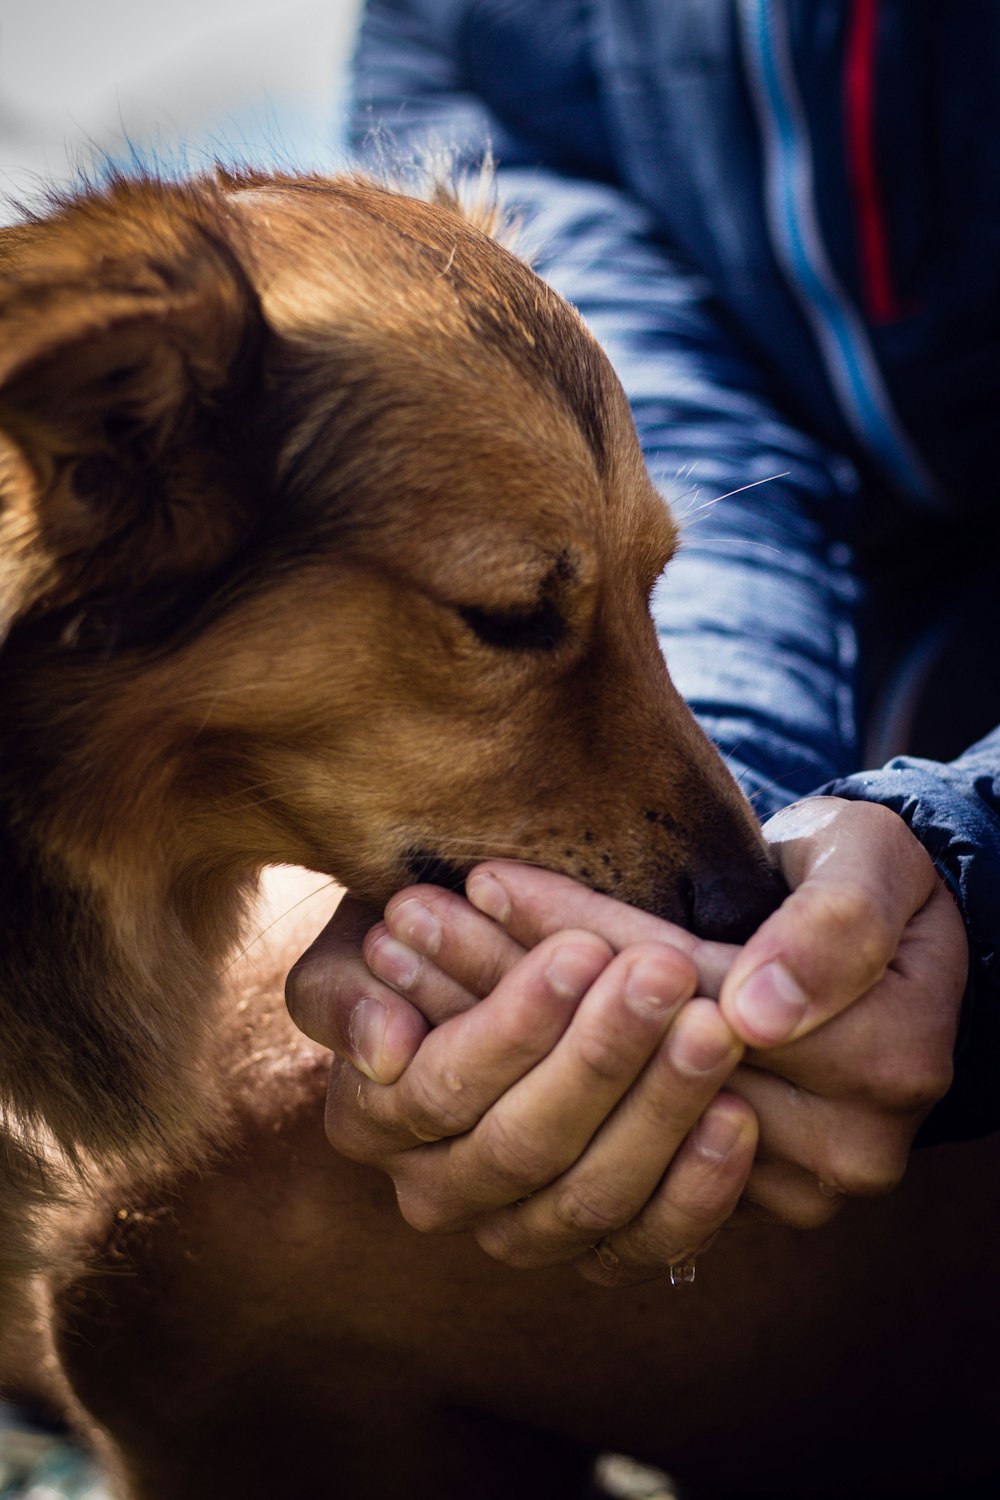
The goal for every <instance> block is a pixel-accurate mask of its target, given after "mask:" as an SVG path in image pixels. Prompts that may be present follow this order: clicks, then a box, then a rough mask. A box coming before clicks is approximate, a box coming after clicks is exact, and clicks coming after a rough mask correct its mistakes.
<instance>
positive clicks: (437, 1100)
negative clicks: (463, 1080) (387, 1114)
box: [400, 1069, 471, 1141]
mask: <svg viewBox="0 0 1000 1500" xmlns="http://www.w3.org/2000/svg"><path fill="white" fill-rule="evenodd" d="M405 1077H406V1096H405V1100H404V1102H403V1104H402V1107H401V1110H400V1117H401V1123H402V1124H403V1125H404V1126H406V1128H407V1129H408V1130H410V1131H411V1132H412V1133H413V1135H415V1136H418V1137H419V1138H420V1139H421V1140H425V1141H433V1140H441V1139H442V1138H443V1137H445V1136H454V1135H463V1134H464V1133H465V1131H467V1130H468V1129H469V1126H470V1124H471V1121H470V1120H469V1119H468V1117H467V1106H466V1104H465V1101H464V1099H463V1098H462V1097H461V1093H460V1091H459V1090H458V1089H455V1090H453V1091H451V1090H449V1089H447V1088H446V1087H445V1086H444V1084H443V1082H442V1080H441V1079H440V1078H439V1077H438V1076H437V1075H436V1074H426V1073H421V1072H420V1071H419V1070H418V1069H413V1070H411V1072H410V1073H408V1074H406V1075H405Z"/></svg>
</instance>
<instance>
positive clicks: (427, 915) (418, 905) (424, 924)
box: [386, 896, 442, 958]
mask: <svg viewBox="0 0 1000 1500" xmlns="http://www.w3.org/2000/svg"><path fill="white" fill-rule="evenodd" d="M386 921H387V923H388V924H389V926H390V927H391V928H392V930H393V932H394V933H395V934H396V936H397V937H400V938H402V939H403V940H404V941H405V942H407V943H410V944H411V945H412V946H413V947H414V948H416V949H417V951H418V952H419V953H426V954H427V956H428V957H429V958H432V957H433V956H434V954H435V953H436V952H437V951H438V949H439V948H440V946H441V935H442V934H441V923H440V922H439V921H438V919H437V917H436V916H435V915H434V913H433V912H432V911H431V909H430V907H429V906H425V905H424V903H423V902H422V901H418V900H417V899H416V897H415V896H408V897H407V899H406V900H405V901H401V902H400V903H399V905H398V906H393V907H392V909H391V910H390V911H388V912H387V913H386Z"/></svg>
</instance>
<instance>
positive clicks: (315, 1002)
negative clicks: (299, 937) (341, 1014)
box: [285, 958, 330, 1036]
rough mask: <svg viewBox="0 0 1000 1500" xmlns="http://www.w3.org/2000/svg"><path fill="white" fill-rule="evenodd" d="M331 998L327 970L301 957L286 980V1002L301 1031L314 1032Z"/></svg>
mask: <svg viewBox="0 0 1000 1500" xmlns="http://www.w3.org/2000/svg"><path fill="white" fill-rule="evenodd" d="M329 1000H330V989H329V985H328V984H327V982H326V974H325V970H323V969H321V966H320V965H319V964H318V963H317V962H316V961H315V960H310V959H308V958H306V959H299V961H298V963H297V964H296V965H295V966H294V968H293V969H292V970H291V972H290V973H289V975H288V978H287V979H286V980H285V1004H286V1005H287V1007H288V1014H289V1015H290V1016H291V1018H292V1020H293V1021H294V1022H295V1025H296V1026H297V1027H298V1028H299V1030H300V1031H302V1032H305V1034H306V1035H307V1036H309V1035H311V1034H312V1032H313V1030H314V1029H315V1027H316V1021H317V1018H318V1017H319V1016H320V1015H321V1014H322V1013H323V1011H324V1010H325V1009H326V1007H327V1005H328V1003H329Z"/></svg>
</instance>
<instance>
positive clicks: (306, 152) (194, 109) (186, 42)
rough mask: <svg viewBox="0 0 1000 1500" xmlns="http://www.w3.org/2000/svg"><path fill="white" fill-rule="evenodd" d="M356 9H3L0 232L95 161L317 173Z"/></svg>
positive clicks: (327, 144)
mask: <svg viewBox="0 0 1000 1500" xmlns="http://www.w3.org/2000/svg"><path fill="white" fill-rule="evenodd" d="M360 4H361V0H0V221H2V220H3V218H9V217H10V211H9V210H7V211H6V212H5V209H4V203H3V199H4V198H7V197H9V196H11V195H13V196H15V197H17V198H20V199H24V200H28V201H31V199H32V198H33V197H34V196H35V194H36V193H37V191H38V189H39V187H40V185H41V184H43V183H45V182H48V183H53V182H58V183H65V182H67V181H70V180H72V178H73V176H74V174H75V173H76V172H77V171H78V170H79V169H80V168H81V167H82V168H84V169H86V168H87V166H88V163H90V162H92V161H94V159H95V153H105V154H106V155H108V156H110V157H111V158H113V159H114V160H116V161H128V159H129V154H130V145H134V146H135V147H136V148H137V149H138V150H139V151H140V152H144V153H146V154H148V155H154V156H156V157H157V158H158V159H160V160H161V161H163V162H165V163H167V164H171V165H178V166H183V165H185V164H186V165H187V166H189V167H191V168H199V167H203V166H205V165H207V164H210V163H211V161H212V160H213V159H214V158H215V157H216V156H221V157H222V158H227V157H228V158H236V159H244V160H247V159H249V160H252V161H256V162H259V163H261V164H262V165H282V164H285V165H295V166H297V167H302V168H320V169H328V168H330V167H331V166H332V165H335V164H336V162H337V160H338V158H339V156H340V135H341V129H342V106H343V91H344V76H345V70H346V65H347V61H348V58H349V56H350V50H351V45H352V42H353V37H354V31H355V27H356V25H357V18H358V12H359V10H360Z"/></svg>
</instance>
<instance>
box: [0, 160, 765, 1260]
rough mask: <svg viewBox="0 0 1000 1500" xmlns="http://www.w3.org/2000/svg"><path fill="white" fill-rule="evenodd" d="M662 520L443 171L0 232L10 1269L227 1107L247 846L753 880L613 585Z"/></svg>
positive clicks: (753, 846) (629, 592)
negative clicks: (228, 968) (394, 184)
mask: <svg viewBox="0 0 1000 1500" xmlns="http://www.w3.org/2000/svg"><path fill="white" fill-rule="evenodd" d="M675 543H676V536H675V529H674V526H673V523H672V521H671V518H670V515H669V512H668V509H667V507H666V506H665V504H664V503H663V501H662V500H661V498H660V497H659V496H658V495H657V494H656V492H655V491H654V490H653V488H652V486H651V484H650V482H649V480H648V478H647V476H646V474H645V471H644V469H643V465H642V461H641V457H640V454H639V449H638V446H637V443H636V440H635V435H634V431H633V429H632V425H631V420H630V417H629V414H628V410H627V406H626V403H625V399H624V396H623V394H622V392H621V390H620V387H619V386H618V383H617V381H616V380H615V378H614V376H613V374H612V373H611V370H610V368H609V367H608V365H607V362H606V361H605V359H604V358H603V356H602V355H601V353H600V351H599V350H598V348H597V346H596V345H595V344H594V342H593V341H592V340H591V339H590V337H589V336H588V335H587V334H586V332H585V330H584V329H583V326H582V324H581V323H580V320H579V319H578V318H577V317H576V315H575V313H574V312H573V311H572V310H571V309H569V308H568V307H567V306H566V305H565V304H564V303H562V302H561V301H560V300H559V299H558V298H557V297H556V296H555V295H554V294H553V293H552V292H551V291H550V290H549V289H548V288H546V287H545V286H544V285H543V284H542V282H541V281H539V280H538V279H537V278H536V277H535V276H534V275H533V274H532V273H531V272H530V271H529V270H528V269H527V268H526V267H525V266H524V265H523V264H522V263H521V262H520V261H518V260H517V259H516V258H515V257H514V256H513V255H512V254H510V253H509V252H508V251H507V250H505V249H504V248H502V247H501V246H500V245H498V244H497V243H495V242H494V241H493V240H492V239H490V238H489V236H488V235H486V234H485V233H484V232H483V231H482V229H480V228H479V227H477V226H476V224H474V223H472V222H470V220H469V219H468V218H467V217H466V216H463V214H462V213H461V212H460V211H459V210H458V208H457V207H456V206H455V205H454V204H453V203H450V202H448V201H439V202H437V203H427V202H421V201H417V200H415V199H412V198H407V197H405V196H402V195H399V194H395V193H391V192H388V191H386V190H384V189H382V188H379V187H376V186H373V185H371V184H369V183H366V182H362V181H358V180H355V179H351V178H344V179H339V180H336V181H327V180H324V179H319V178H302V179H299V178H291V177H283V178H270V177H256V176H253V175H245V176H231V175H230V176H220V177H217V178H205V179H201V180H198V181H195V182H192V183H188V184H171V183H161V182H158V181H153V180H148V181H124V180H122V181H116V182H113V183H111V184H110V185H109V186H108V187H106V188H104V189H101V190H95V191H91V192H88V193H85V194H83V195H81V196H79V197H76V198H72V199H69V200H66V201H63V202H59V203H56V204H54V205H53V207H52V210H51V212H50V213H48V214H46V215H44V216H41V217H38V218H35V219H30V220H28V221H26V222H25V223H24V224H22V225H19V226H17V227H15V228H13V229H10V230H7V231H3V232H2V233H0V638H2V639H3V646H2V651H0V694H2V700H3V725H2V739H0V901H2V905H3V909H4V913H5V932H6V936H5V938H4V942H3V945H2V947H0V1037H2V1043H0V1107H2V1109H3V1111H4V1119H5V1127H4V1137H3V1151H4V1155H3V1157H0V1221H2V1225H3V1229H2V1232H3V1235H4V1239H3V1249H2V1250H0V1266H5V1268H6V1272H7V1275H8V1276H9V1277H12V1276H16V1275H17V1274H18V1272H19V1271H21V1270H23V1269H24V1268H25V1267H27V1266H29V1265H30V1264H31V1257H32V1254H33V1249H32V1247H33V1244H34V1241H35V1239H36V1236H35V1233H34V1231H33V1229H32V1227H31V1222H32V1221H31V1215H30V1213H28V1214H27V1216H26V1206H27V1208H30V1207H31V1205H32V1204H44V1203H45V1201H46V1199H47V1198H48V1196H50V1195H51V1194H52V1192H53V1191H55V1190H56V1189H57V1188H58V1184H59V1181H60V1178H61V1175H62V1174H64V1173H68V1176H69V1177H72V1176H73V1174H77V1175H79V1173H81V1172H84V1173H85V1172H86V1170H87V1164H88V1163H91V1164H96V1169H97V1170H99V1169H100V1167H101V1165H102V1164H107V1163H112V1162H118V1163H121V1162H125V1163H126V1164H128V1163H132V1164H134V1166H135V1168H136V1170H139V1171H141V1172H142V1173H143V1174H145V1176H146V1177H147V1178H148V1175H149V1173H150V1171H152V1170H153V1169H154V1168H155V1166H156V1164H158V1163H159V1164H171V1163H172V1164H174V1165H175V1166H176V1165H177V1164H181V1163H190V1162H191V1161H192V1160H194V1159H196V1158H197V1155H198V1153H201V1152H204V1151H205V1149H206V1143H209V1142H211V1141H213V1140H220V1139H223V1138H224V1137H225V1134H226V1130H227V1122H228V1115H227V1108H228V1106H227V1104H226V1101H225V1100H224V1099H222V1100H220V1098H219V1097H218V1096H219V1093H220V1091H219V1089H218V1088H217V1087H216V1079H215V1077H214V1076H213V1069H212V1065H211V1061H212V1056H213V1052H212V1047H213V1035H214V1016H213V1004H214V1003H215V1002H214V1001H213V997H215V996H217V995H218V982H217V976H218V974H219V972H220V970H221V969H222V967H223V966H224V964H225V962H226V961H227V956H228V955H229V954H231V952H232V951H233V949H234V947H235V946H236V945H237V944H238V942H239V940H240V936H241V933H242V931H243V929H244V924H245V921H246V912H247V909H248V902H249V900H250V898H251V896H252V894H253V891H254V889H255V884H256V880H257V876H258V873H259V871H260V870H261V869H262V868H263V867H265V866H269V865H276V864H290V865H300V866H304V867H307V868H309V869H313V870H318V871H322V872H326V873H328V874H331V875H334V876H336V877H337V878H338V879H339V880H340V881H342V882H343V883H344V884H347V885H350V886H351V887H353V888H354V889H355V890H357V891H358V892H359V893H360V894H363V895H367V896H368V897H369V898H371V899H372V900H375V901H379V900H382V899H384V898H385V897H386V896H387V895H388V894H389V893H390V892H391V891H392V890H394V889H396V888H398V887H399V886H401V885H403V884H405V883H407V881H408V880H410V879H412V878H414V876H417V875H427V874H433V875H438V876H440V877H442V878H446V879H449V880H451V881H455V880H458V879H460V878H461V875H462V874H463V872H464V871H465V870H467V869H468V868H469V867H470V866H471V864H473V863H474V862H475V860H476V859H477V858H479V857H480V856H483V855H487V854H490V853H498V854H513V855H516V856H519V857H523V858H526V859H530V860H534V861H536V862H539V863H543V864H547V865H551V866H553V867H555V868H559V869H564V870H566V871H567V872H569V873H571V874H575V875H577V876H580V877H581V878H584V879H586V880H589V881H591V882H592V883H593V884H595V885H598V886H600V887H602V888H604V889H606V890H609V891H611V892H613V893H615V894H617V895H619V896H622V897H624V898H625V899H629V900H633V901H636V902H639V903H641V904H643V905H646V906H648V907H650V908H651V909H653V910H658V911H660V912H662V913H664V914H666V915H673V916H678V917H680V918H682V919H685V920H690V919H692V918H694V919H699V918H700V920H701V923H702V926H703V927H704V928H705V930H708V931H713V930H718V931H719V932H720V934H722V933H728V932H735V931H736V928H737V926H738V925H739V922H741V921H745V922H746V923H749V924H752V923H753V921H754V920H755V918H756V917H757V916H758V915H759V914H760V912H761V910H762V909H766V908H767V907H768V906H769V904H770V903H771V902H772V901H773V898H774V894H775V892H774V886H773V882H772V880H771V877H770V874H769V871H768V866H767V861H766V857H765V855H764V853H763V848H762V845H761V843H760V839H759V835H758V833H757V830H756V826H755V824H754V821H753V818H752V816H751V814H750V813H749V810H748V809H747V808H746V806H745V804H744V803H743V801H742V799H741V798H740V796H739V794H738V793H737V792H736V790H735V789H734V787H733V786H732V784H731V782H730V780H729V778H728V776H727V774H726V772H725V771H724V769H723V767H722V764H721V762H720V761H719V760H718V758H717V756H716V755H715V752H714V751H713V750H712V749H711V748H710V747H709V745H708V744H707V742H706V741H705V740H704V738H703V737H702V735H701V734H700V732H699V731H698V729H697V728H696V726H695V724H694V721H693V720H692V719H691V716H690V714H689V713H688V711H687V710H686V708H685V707H684V706H683V704H682V703H681V702H680V700H679V699H678V697H677V695H676V693H675V692H674V690H673V689H672V687H671V685H670V683H669V680H668V678H667V677H666V674H665V672H664V669H663V665H662V659H661V656H660V651H659V647H658V644H657V641H656V637H655V632H654V629H653V626H652V623H651V621H650V618H649V614H648V609H647V598H648V593H649V590H650V588H651V586H652V584H653V581H654V580H655V578H656V577H657V575H658V574H659V573H660V571H661V569H662V567H663V565H664V563H665V562H666V560H667V558H668V557H669V555H670V554H671V552H672V550H673V548H674V546H675ZM67 1180H68V1179H67Z"/></svg>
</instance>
